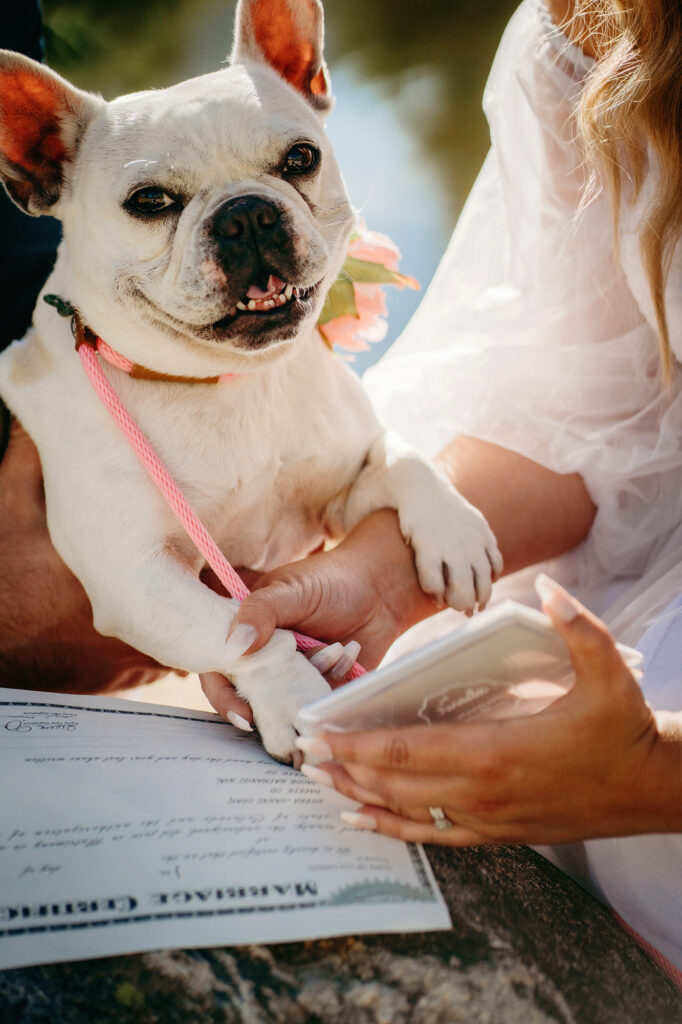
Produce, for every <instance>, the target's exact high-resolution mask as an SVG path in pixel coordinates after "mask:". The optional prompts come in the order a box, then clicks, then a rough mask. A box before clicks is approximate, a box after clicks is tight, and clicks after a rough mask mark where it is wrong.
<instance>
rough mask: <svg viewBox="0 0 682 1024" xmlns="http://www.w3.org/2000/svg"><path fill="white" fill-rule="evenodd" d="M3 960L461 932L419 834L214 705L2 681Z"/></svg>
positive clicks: (12, 963)
mask: <svg viewBox="0 0 682 1024" xmlns="http://www.w3.org/2000/svg"><path fill="white" fill-rule="evenodd" d="M0 761H1V764H2V775H3V779H4V785H3V787H2V792H1V794H0V967H2V968H5V967H19V966H27V965H30V964H39V963H50V962H55V961H64V960H79V959H86V958H89V957H98V956H107V955H111V954H115V953H131V952H137V951H141V950H149V949H159V948H163V947H192V946H214V945H215V946H219V945H223V946H229V945H239V944H242V943H252V942H285V941H296V940H302V939H312V938H319V937H324V936H332V935H348V934H353V935H357V934H362V933H368V932H403V931H405V932H407V931H425V930H434V929H441V930H442V929H447V928H449V927H450V921H449V918H448V912H447V908H446V907H445V904H444V902H443V899H442V896H441V894H440V892H439V890H438V888H437V886H436V883H435V881H434V879H433V876H432V873H431V869H430V867H429V864H428V861H427V860H426V858H425V856H424V853H423V851H422V849H421V848H420V847H418V846H415V845H414V844H407V843H401V842H397V841H395V840H393V839H388V838H386V837H385V836H380V835H376V834H373V833H368V832H361V831H357V830H354V829H351V828H349V827H348V826H346V825H344V824H343V823H342V822H341V821H339V817H338V814H339V811H340V810H343V809H344V808H349V807H351V806H352V805H351V803H350V801H348V800H346V799H345V798H344V797H341V796H339V795H338V794H336V793H333V792H331V791H326V790H321V789H320V788H319V787H317V786H316V785H315V784H314V783H312V782H310V781H309V780H308V779H306V777H305V776H304V775H302V774H301V773H300V772H297V771H294V770H293V769H291V768H287V767H285V766H283V765H281V764H278V763H277V762H276V761H273V760H272V759H271V758H270V757H269V756H268V755H267V754H266V753H265V751H264V750H263V748H262V747H261V745H260V743H259V742H258V740H257V739H256V738H254V737H252V736H250V735H248V734H244V733H239V732H238V731H237V730H236V729H233V728H232V727H230V726H228V725H226V724H225V723H224V722H223V721H221V720H220V719H219V718H218V717H217V716H215V715H210V714H205V713H203V712H197V711H185V710H182V709H179V708H171V707H156V706H152V705H144V704H139V703H135V702H133V701H125V700H118V699H112V698H103V697H80V696H77V697H76V696H74V695H72V694H66V695H64V694H52V693H38V692H35V691H31V692H29V691H26V690H0Z"/></svg>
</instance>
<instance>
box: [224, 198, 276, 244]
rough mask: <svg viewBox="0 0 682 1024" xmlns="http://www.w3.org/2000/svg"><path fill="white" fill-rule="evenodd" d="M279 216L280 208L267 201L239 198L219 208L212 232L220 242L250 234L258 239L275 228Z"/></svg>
mask: <svg viewBox="0 0 682 1024" xmlns="http://www.w3.org/2000/svg"><path fill="white" fill-rule="evenodd" d="M279 216H280V214H279V210H278V208H277V207H276V206H275V204H274V203H271V202H269V201H268V200H267V199H262V198H261V197H260V196H239V197H238V198H237V199H228V201H227V202H226V203H223V205H222V206H221V207H219V208H218V210H217V211H216V214H215V217H214V218H213V225H212V228H211V232H212V234H213V235H214V236H215V237H216V238H217V239H219V240H223V239H225V240H230V239H237V238H241V237H242V236H243V235H245V234H249V233H253V235H254V236H256V237H258V236H259V235H262V234H263V233H264V232H265V233H267V232H268V231H269V230H271V229H272V228H274V227H275V225H276V224H277V222H278V221H279Z"/></svg>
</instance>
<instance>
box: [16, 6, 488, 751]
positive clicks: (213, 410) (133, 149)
mask: <svg viewBox="0 0 682 1024" xmlns="http://www.w3.org/2000/svg"><path fill="white" fill-rule="evenodd" d="M264 4H265V5H266V6H268V7H270V8H272V7H273V6H277V5H278V4H279V5H280V6H283V7H284V13H285V14H286V11H287V10H288V11H289V12H293V14H294V23H295V24H296V25H297V26H299V28H300V26H301V25H302V26H303V27H302V28H301V29H300V31H301V32H302V34H303V36H306V39H305V42H306V43H310V42H312V53H313V60H314V61H315V62H316V63H315V66H314V67H312V69H311V72H310V76H309V77H311V76H312V74H313V72H315V71H317V72H318V73H320V72H323V73H325V76H326V70H325V69H324V64H323V62H322V57H321V46H322V20H321V9H320V7H319V4H318V2H317V0H241V3H240V5H239V8H238V13H237V19H238V26H237V27H238V31H237V42H236V45H235V50H234V52H233V55H232V63H231V66H230V67H227V68H225V69H223V70H221V71H218V72H217V73H214V74H210V75H206V76H204V77H201V78H197V79H194V80H191V81H189V82H184V83H182V84H180V85H177V86H175V87H173V88H170V89H165V90H161V91H154V92H144V93H139V94H136V95H132V96H123V97H121V98H120V99H117V100H115V101H113V102H111V103H105V102H104V101H103V100H101V99H100V98H98V97H94V96H90V95H87V94H84V93H80V92H79V91H77V90H75V89H73V88H72V87H71V86H69V85H68V84H67V83H65V82H63V80H61V79H59V78H58V76H54V75H52V73H51V72H49V71H47V70H46V69H40V68H39V66H38V65H33V64H32V62H29V61H27V60H26V59H24V58H20V57H18V56H17V55H8V54H5V55H4V56H3V58H2V62H1V63H0V73H1V72H2V71H3V70H4V71H7V70H8V69H9V72H10V73H16V71H17V69H19V71H21V72H22V73H23V71H27V73H30V74H34V75H36V76H38V78H39V80H40V82H42V83H45V84H46V86H47V87H48V88H49V89H52V90H57V92H58V94H59V96H60V100H59V104H58V113H57V115H56V116H58V120H59V124H58V125H57V129H58V131H59V138H60V139H61V140H62V141H63V143H64V145H65V149H66V152H67V154H68V158H66V159H64V160H63V161H62V164H61V166H60V167H59V169H58V173H57V174H56V175H55V172H54V168H52V170H51V171H49V169H48V172H41V173H42V174H43V177H42V179H40V176H39V174H38V173H37V172H36V174H35V178H36V180H33V178H32V176H31V174H30V173H26V171H25V169H22V168H18V169H17V167H16V166H15V164H14V163H12V162H11V161H9V160H7V159H4V158H3V157H2V156H0V168H1V169H2V173H3V177H4V179H5V183H6V185H7V187H8V190H9V191H10V193H11V194H12V195H13V196H14V197H15V198H16V199H17V200H18V201H19V202H20V203H21V204H22V205H23V206H24V207H25V208H27V209H28V211H29V212H33V213H40V212H44V211H45V210H47V209H49V212H50V213H52V214H55V215H57V216H59V217H60V218H61V220H62V222H63V231H64V241H63V243H62V245H61V247H60V250H59V256H58V259H57V263H56V266H55V269H54V272H53V273H52V275H51V277H50V278H49V280H48V282H47V284H46V286H45V289H44V293H56V294H58V295H60V296H62V297H64V298H65V299H68V300H69V301H70V302H72V303H73V304H74V306H76V307H77V308H78V309H79V310H80V312H81V315H82V317H83V320H84V321H85V322H86V323H87V324H88V325H89V326H90V327H91V328H92V329H93V330H94V331H95V332H96V333H98V334H99V335H100V336H101V337H103V338H104V339H105V340H106V341H107V342H108V343H109V344H110V345H111V346H112V347H113V348H115V349H116V350H118V351H119V352H121V353H122V354H123V355H125V356H127V357H128V358H130V359H131V360H133V361H134V362H136V363H138V364H141V365H143V366H145V367H148V368H150V369H152V370H155V371H157V372H160V373H166V374H173V375H186V376H193V377H203V376H210V375H213V374H224V373H236V374H239V376H238V377H236V378H235V379H233V380H231V381H229V382H226V383H222V384H220V385H208V384H191V385H190V384H178V383H165V382H161V381H145V380H138V379H133V378H131V377H130V376H127V375H126V374H124V373H122V372H119V371H118V370H115V369H112V368H111V367H109V366H105V372H106V374H107V376H108V377H109V379H110V380H111V382H112V384H113V386H114V388H115V390H116V391H117V392H118V394H119V396H120V397H121V399H122V401H123V403H124V404H125V406H126V407H127V408H128V410H129V411H130V412H131V414H132V415H133V416H134V417H135V419H136V420H137V422H138V423H139V425H140V427H141V428H142V430H143V431H144V432H145V433H146V435H147V436H148V437H149V438H150V439H151V441H152V443H153V445H154V447H155V448H156V450H157V451H158V453H159V455H160V456H161V458H162V459H163V461H164V462H165V463H166V465H167V466H168V468H169V469H170V471H171V473H172V474H173V475H174V476H175V478H176V480H177V481H178V482H179V484H180V486H181V488H182V489H183V491H184V492H185V494H186V496H187V497H188V499H189V501H190V502H191V504H192V505H193V506H194V508H195V510H196V512H197V513H198V515H199V516H200V518H201V519H202V521H203V522H204V524H205V525H206V527H207V528H208V529H209V531H210V532H211V533H212V535H213V536H214V538H215V540H216V542H217V543H218V545H219V546H220V548H221V549H222V550H223V552H224V553H225V554H226V556H227V557H228V558H229V560H230V561H231V562H232V563H233V564H235V565H248V566H251V567H253V568H257V569H268V568H270V567H274V566H277V565H279V564H282V563H283V562H286V561H291V560H292V559H295V558H298V557H301V556H303V555H305V554H306V553H307V552H308V551H310V550H311V549H312V548H314V547H315V546H317V545H318V544H319V543H320V542H321V541H323V540H324V539H325V538H327V537H338V536H340V535H342V534H343V533H345V532H347V531H348V530H349V529H351V528H352V527H353V526H354V525H355V524H356V523H357V522H359V520H360V519H361V518H363V517H364V516H366V515H367V514H368V513H369V512H371V511H372V510H374V509H377V508H381V507H392V508H396V509H397V510H398V513H399V517H400V523H401V529H402V531H403V534H404V536H405V537H406V539H408V540H409V541H410V542H411V544H412V546H413V548H414V551H415V556H416V562H417V567H418V571H419V578H420V581H421V583H422V585H423V587H424V589H425V590H427V591H429V592H431V593H434V594H436V595H438V596H439V597H442V598H443V599H444V600H447V601H448V603H450V604H451V605H452V606H454V607H458V608H462V609H465V610H471V609H473V608H474V607H475V605H476V603H477V601H478V602H479V603H483V602H485V601H486V600H487V599H488V596H489V593H490V586H491V575H492V568H491V566H492V567H493V568H494V569H495V570H499V568H500V560H499V553H498V551H497V547H496V544H495V540H494V537H493V536H492V534H491V532H490V530H489V528H488V526H487V524H486V523H485V520H484V519H483V517H482V516H481V515H480V514H479V513H478V512H477V511H476V510H475V509H473V508H472V507H471V506H470V505H469V504H468V503H467V502H465V501H464V499H463V498H461V497H460V496H459V495H458V494H457V493H456V492H455V491H454V490H453V489H452V488H451V487H450V485H449V484H448V483H447V482H446V481H445V479H444V478H442V477H441V476H439V475H438V474H437V473H436V472H435V471H434V470H433V469H432V468H431V467H430V466H428V465H427V464H426V463H425V462H423V461H422V460H421V459H420V458H419V457H418V456H417V455H415V454H414V453H412V452H409V451H407V450H405V449H404V448H403V447H402V446H401V444H400V443H399V442H398V441H397V440H396V439H391V438H389V437H388V436H387V434H386V433H385V432H384V430H383V428H382V426H381V425H380V423H379V422H378V420H377V418H376V416H375V415H374V413H373V411H372V408H371V406H370V404H369V401H368V399H367V397H366V396H365V394H364V392H363V390H362V388H361V386H360V384H359V382H358V380H357V378H356V376H355V375H354V374H353V373H352V372H351V371H350V370H349V369H348V368H347V367H346V366H345V365H344V364H343V363H342V362H341V361H339V360H338V359H336V358H335V357H334V356H333V355H332V354H331V353H330V352H329V351H328V350H327V348H326V346H325V345H323V344H322V342H321V340H320V338H319V335H318V332H317V330H316V326H315V324H316V320H317V318H318V316H319V311H320V308H321V304H322V301H323V298H324V294H325V293H326V290H327V289H328V287H329V286H330V285H331V284H332V282H333V281H334V279H335V278H336V276H337V273H338V271H339V269H340V267H341V264H342V262H343V258H344V254H345V251H346V246H347V243H348V239H349V235H350V232H351V229H352V227H353V224H354V215H353V211H352V208H351V206H350V204H349V201H348V198H347V196H346V192H345V188H344V185H343V182H342V179H341V176H340V174H339V171H338V168H337V166H336V163H335V160H334V157H333V153H332V152H331V149H330V146H329V143H328V142H327V140H326V137H325V134H324V130H323V125H322V122H323V116H322V115H323V113H324V108H325V107H327V106H328V104H329V97H328V95H327V94H326V93H325V92H324V90H323V91H322V93H321V94H320V91H319V83H320V78H319V74H318V79H317V83H318V85H317V92H316V93H315V95H313V94H312V93H310V94H309V95H306V93H305V89H303V90H302V89H301V87H300V85H297V86H296V87H294V86H293V85H292V84H290V83H289V82H286V81H285V80H284V79H283V77H282V76H281V75H280V74H279V73H278V71H276V70H274V69H273V68H272V67H271V66H269V61H270V60H271V59H272V57H271V54H269V53H264V52H263V51H262V49H261V48H259V46H258V43H257V42H256V41H255V38H256V36H257V33H255V32H254V31H253V24H252V19H253V17H254V11H257V9H258V7H259V5H260V6H261V7H262V6H263V5H264ZM309 49H310V47H309ZM324 84H325V88H326V77H325V78H324ZM1 124H2V122H1V118H0V132H1V133H2V135H3V137H6V135H7V131H8V129H7V127H5V128H4V129H2V128H1ZM301 140H304V141H305V142H307V143H310V144H312V145H314V146H315V147H317V148H318V149H319V151H320V153H321V159H320V163H319V168H318V169H317V170H316V171H315V173H314V174H313V175H311V176H309V177H304V178H301V179H300V180H297V181H295V182H293V183H292V181H291V180H290V179H287V178H285V177H283V175H282V173H281V172H280V170H279V168H280V165H281V161H282V156H283V153H285V152H286V151H287V149H288V148H289V147H291V146H293V145H294V144H296V143H297V142H299V141H301ZM1 149H2V145H0V150H1ZM46 175H47V178H48V179H49V180H47V181H46V180H45V177H46ZM149 182H152V183H159V184H161V185H162V187H163V188H164V189H168V190H169V192H172V193H173V194H178V193H179V194H181V195H182V196H183V204H184V205H183V208H182V211H181V213H179V215H176V216H174V217H170V218H165V219H164V218H162V219H153V218H152V219H150V220H148V221H145V220H143V219H141V218H139V217H133V216H131V214H130V213H129V212H128V211H127V210H126V209H124V208H123V206H122V204H123V203H124V202H125V200H126V198H127V197H129V196H130V194H131V192H133V191H134V190H135V188H137V187H140V186H141V185H144V184H147V183H149ZM247 195H248V196H253V195H256V196H258V197H263V198H264V199H266V200H268V201H270V202H272V203H274V204H275V206H276V207H277V209H278V210H279V211H281V215H282V218H283V222H284V223H285V224H286V228H287V234H288V238H289V242H290V246H291V248H290V251H289V250H287V252H288V255H286V257H283V261H284V263H286V264H288V265H292V266H295V269H296V274H297V277H296V279H295V280H292V281H291V283H292V284H294V285H296V286H300V287H308V286H310V285H313V284H315V283H316V282H317V281H321V282H322V283H321V285H320V287H319V289H318V290H317V292H316V293H315V295H314V299H313V300H311V301H308V303H307V310H306V313H305V316H304V317H302V318H301V322H300V323H299V324H298V327H297V330H296V332H295V333H293V334H292V335H291V336H289V337H287V336H286V335H287V331H286V330H285V329H282V330H280V331H277V330H274V331H273V332H272V333H271V335H267V336H265V337H264V339H263V338H261V339H260V341H259V343H258V344H256V343H254V341H253V337H252V336H251V335H249V334H248V332H244V334H241V333H239V331H238V330H237V331H236V332H235V331H233V333H232V334H231V335H230V336H229V337H227V338H224V337H218V335H217V334H216V335H215V337H213V336H212V335H211V331H210V329H207V328H206V327H205V325H209V324H213V323H215V322H216V321H219V320H221V318H223V317H225V315H226V313H228V311H229V309H230V308H231V307H232V306H234V303H235V301H236V299H235V296H234V295H231V294H229V287H230V286H229V281H228V278H229V276H230V275H229V273H228V274H227V275H226V273H225V263H224V262H222V263H221V261H220V260H219V259H218V257H217V256H216V249H215V238H214V234H212V230H213V228H212V225H214V223H215V218H216V211H219V210H220V209H221V208H223V206H224V204H225V203H226V202H228V201H229V200H231V199H233V198H236V197H240V196H247ZM287 244H289V243H287ZM276 269H278V270H279V268H276ZM228 270H229V268H228ZM279 276H280V277H282V278H284V277H285V274H284V270H280V271H279ZM238 297H239V296H237V298H238ZM299 305H300V304H299ZM247 316H248V314H247ZM252 317H253V315H252ZM242 319H243V320H244V322H246V320H245V318H243V317H242V318H240V320H242ZM263 319H264V318H263V317H262V316H261V317H260V320H261V321H263ZM0 392H1V393H2V395H3V396H4V398H5V400H6V401H7V403H8V404H9V406H10V407H11V408H12V410H13V411H14V412H15V413H16V415H17V416H18V417H19V418H20V419H21V421H22V422H23V424H24V426H25V427H26V429H27V430H28V432H29V433H30V435H31V436H32V438H33V439H34V441H35V442H36V444H37V446H38V449H39V452H40V457H41V462H42V466H43V471H44V476H45V491H46V498H47V510H48V523H49V529H50V535H51V537H52V540H53V542H54V544H55V547H56V548H57V550H58V551H59V553H60V555H61V556H62V558H63V559H64V561H65V562H66V563H67V565H68V566H69V567H70V568H71V569H72V571H73V572H74V573H75V574H76V575H77V576H78V577H79V579H80V580H81V582H82V584H83V586H84V587H85V590H86V592H87V594H88V596H89V598H90V601H91V603H92V607H93V612H94V621H95V626H96V628H97V629H98V630H99V631H100V632H102V633H104V634H108V635H115V636H118V637H120V638H121V639H123V640H125V641H126V642H127V643H129V644H131V645H133V646H135V647H137V648H139V649H140V650H142V651H144V652H146V653H147V654H149V655H151V656H152V657H154V658H156V659H158V660H159V661H160V662H162V663H163V664H168V665H172V666H173V667H176V668H178V669H184V670H189V671H193V672H207V671H218V672H223V673H227V672H229V675H230V677H231V678H232V680H233V681H234V683H235V685H236V686H237V688H238V689H239V691H240V692H241V693H242V694H243V695H244V696H245V697H246V698H247V699H248V700H249V702H250V703H251V705H252V707H253V710H254V714H255V719H256V722H257V725H258V727H259V729H260V732H261V735H262V737H263V741H264V743H265V746H266V747H267V749H268V750H269V751H270V752H271V753H272V754H274V755H275V756H277V757H280V758H284V759H288V758H289V757H290V756H291V753H292V750H293V745H294V737H295V732H294V729H293V725H292V723H293V721H294V719H295V715H296V712H297V710H298V709H299V708H300V706H301V705H302V704H303V703H306V702H307V701H309V700H312V699H314V698H316V697H318V696H321V695H322V694H323V693H324V692H326V690H327V684H326V683H325V682H324V680H323V679H322V677H321V676H320V675H319V674H318V673H317V671H316V670H315V669H314V668H313V667H312V666H311V665H310V664H309V662H308V661H307V660H306V659H305V658H304V657H303V656H302V655H300V654H297V653H296V651H295V645H294V640H293V637H292V636H291V634H290V633H288V632H284V631H280V630H278V631H277V632H276V633H275V635H274V637H273V638H272V640H271V641H270V642H269V643H268V644H267V645H266V646H265V647H264V648H263V649H262V650H261V651H260V652H258V653H257V654H253V655H250V656H246V657H243V658H241V659H239V661H238V662H237V663H234V664H228V663H227V661H226V657H225V638H226V635H227V632H228V628H229V625H230V622H231V620H232V617H233V615H234V613H235V610H236V604H235V602H234V601H232V600H229V599H225V598H223V597H220V596H218V595H216V594H215V593H213V592H212V591H210V590H209V589H208V588H207V587H205V586H204V585H203V584H202V583H201V582H200V580H199V578H198V576H199V572H200V570H201V568H202V558H201V556H200V555H199V554H198V553H197V552H196V550H195V549H194V548H193V545H192V544H191V542H189V541H188V540H187V538H186V537H185V535H184V533H183V530H182V528H181V527H180V526H179V524H178V522H177V521H176V520H175V518H174V516H173V514H172V512H171V511H170V510H169V509H168V508H167V506H166V505H165V503H164V501H163V499H162V498H161V497H160V495H159V494H158V493H157V491H156V489H155V488H154V485H153V484H152V483H151V482H150V481H149V479H148V478H147V476H146V474H145V471H144V470H143V468H142V467H141V466H140V465H139V463H138V462H137V460H136V458H135V455H134V454H133V452H132V450H131V449H130V447H129V446H128V442H127V441H126V440H125V438H124V437H123V435H122V434H121V432H120V431H119V429H118V428H117V427H116V426H115V424H114V423H113V422H112V420H111V419H110V417H109V414H108V413H107V412H106V410H105V409H104V407H103V406H102V405H101V404H100V401H99V399H98V398H97V396H96V395H95V393H94V391H93V390H92V388H91V385H90V383H89V382H88V380H87V378H86V377H85V375H84V373H83V370H82V368H81V365H80V361H79V360H78V358H77V357H76V355H75V353H74V351H73V338H72V334H71V327H70V323H69V321H68V320H63V319H61V318H59V317H58V316H57V315H56V313H55V311H54V310H53V309H52V308H50V307H48V306H47V305H46V304H45V303H44V302H42V300H41V301H39V302H38V305H37V308H36V311H35V316H34V327H33V328H32V329H31V330H30V331H29V333H28V334H27V336H26V337H25V338H24V339H23V340H22V341H21V342H15V343H14V344H13V345H12V346H11V347H10V348H9V349H8V350H7V351H6V352H5V353H4V354H3V355H2V356H1V357H0Z"/></svg>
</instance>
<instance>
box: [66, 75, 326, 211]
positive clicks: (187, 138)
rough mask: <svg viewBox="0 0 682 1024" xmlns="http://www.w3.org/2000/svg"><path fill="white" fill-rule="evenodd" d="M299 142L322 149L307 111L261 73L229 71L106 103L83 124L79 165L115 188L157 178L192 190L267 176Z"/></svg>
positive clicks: (317, 121) (315, 119)
mask: <svg viewBox="0 0 682 1024" xmlns="http://www.w3.org/2000/svg"><path fill="white" fill-rule="evenodd" d="M303 140H305V141H309V142H314V143H315V145H316V146H318V147H319V148H320V149H324V150H327V149H328V144H327V143H326V139H325V133H324V130H323V128H322V125H321V122H320V119H319V117H317V115H316V114H315V112H314V111H313V110H312V108H311V107H310V106H309V105H308V104H307V103H305V102H304V101H303V99H299V97H298V96H296V95H295V94H294V93H293V91H292V90H291V89H290V88H288V87H287V86H286V85H284V84H283V83H282V82H281V80H280V79H279V77H278V76H277V75H276V74H275V73H273V72H272V71H270V69H269V68H266V67H262V68H261V67H251V68H246V67H244V66H237V67H231V68H226V69H225V70H222V71H218V72H215V73H214V74H210V75H204V76H202V77H200V78H194V79H191V80H190V81H187V82H182V83H181V84H179V85H176V86H173V87H171V88H169V89H164V90H158V91H150V92H146V93H135V94H133V95H130V96H122V97H120V98H119V99H117V100H114V101H113V102H112V103H110V104H109V105H108V107H107V109H106V110H105V111H104V112H103V114H102V115H101V116H100V117H99V118H97V119H96V121H95V123H94V124H92V125H91V128H90V131H89V132H88V135H87V138H86V140H85V147H84V151H85V152H84V155H86V159H85V160H84V161H83V166H84V171H85V173H88V169H89V168H91V167H92V166H93V165H95V166H97V167H99V168H100V173H101V168H102V167H105V168H107V169H108V172H109V175H110V177H111V179H112V181H113V182H115V184H116V188H117V189H119V190H120V189H121V188H123V189H124V190H125V188H126V186H129V185H134V184H135V183H137V182H140V181H143V182H146V181H152V180H154V181H156V180H158V178H159V177H161V178H162V180H163V183H164V184H166V185H173V184H175V185H176V187H178V188H182V189H183V190H184V189H188V190H190V191H194V190H195V189H197V188H199V187H200V186H202V185H205V184H210V183H212V182H213V183H215V184H216V185H227V184H229V183H230V182H238V181H240V180H243V179H251V180H253V179H256V178H259V177H261V176H262V175H267V174H269V173H272V174H275V173H276V171H277V168H278V167H279V166H280V165H281V161H282V159H283V156H284V154H285V153H286V152H287V150H288V149H289V148H290V147H291V146H292V145H293V144H295V143H296V142H299V141H303ZM98 153H99V154H100V156H101V157H102V159H99V160H98V159H97V154H98Z"/></svg>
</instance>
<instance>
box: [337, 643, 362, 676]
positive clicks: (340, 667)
mask: <svg viewBox="0 0 682 1024" xmlns="http://www.w3.org/2000/svg"><path fill="white" fill-rule="evenodd" d="M359 653H360V644H359V643H358V642H357V641H356V640H351V641H350V642H349V643H347V644H346V646H345V648H344V651H343V654H342V655H341V657H340V658H339V660H338V661H337V663H336V665H334V668H333V669H332V670H331V672H330V673H329V678H330V679H343V677H344V676H345V675H346V673H347V672H350V670H351V669H352V667H353V665H354V664H355V662H356V661H357V660H358V654H359Z"/></svg>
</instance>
